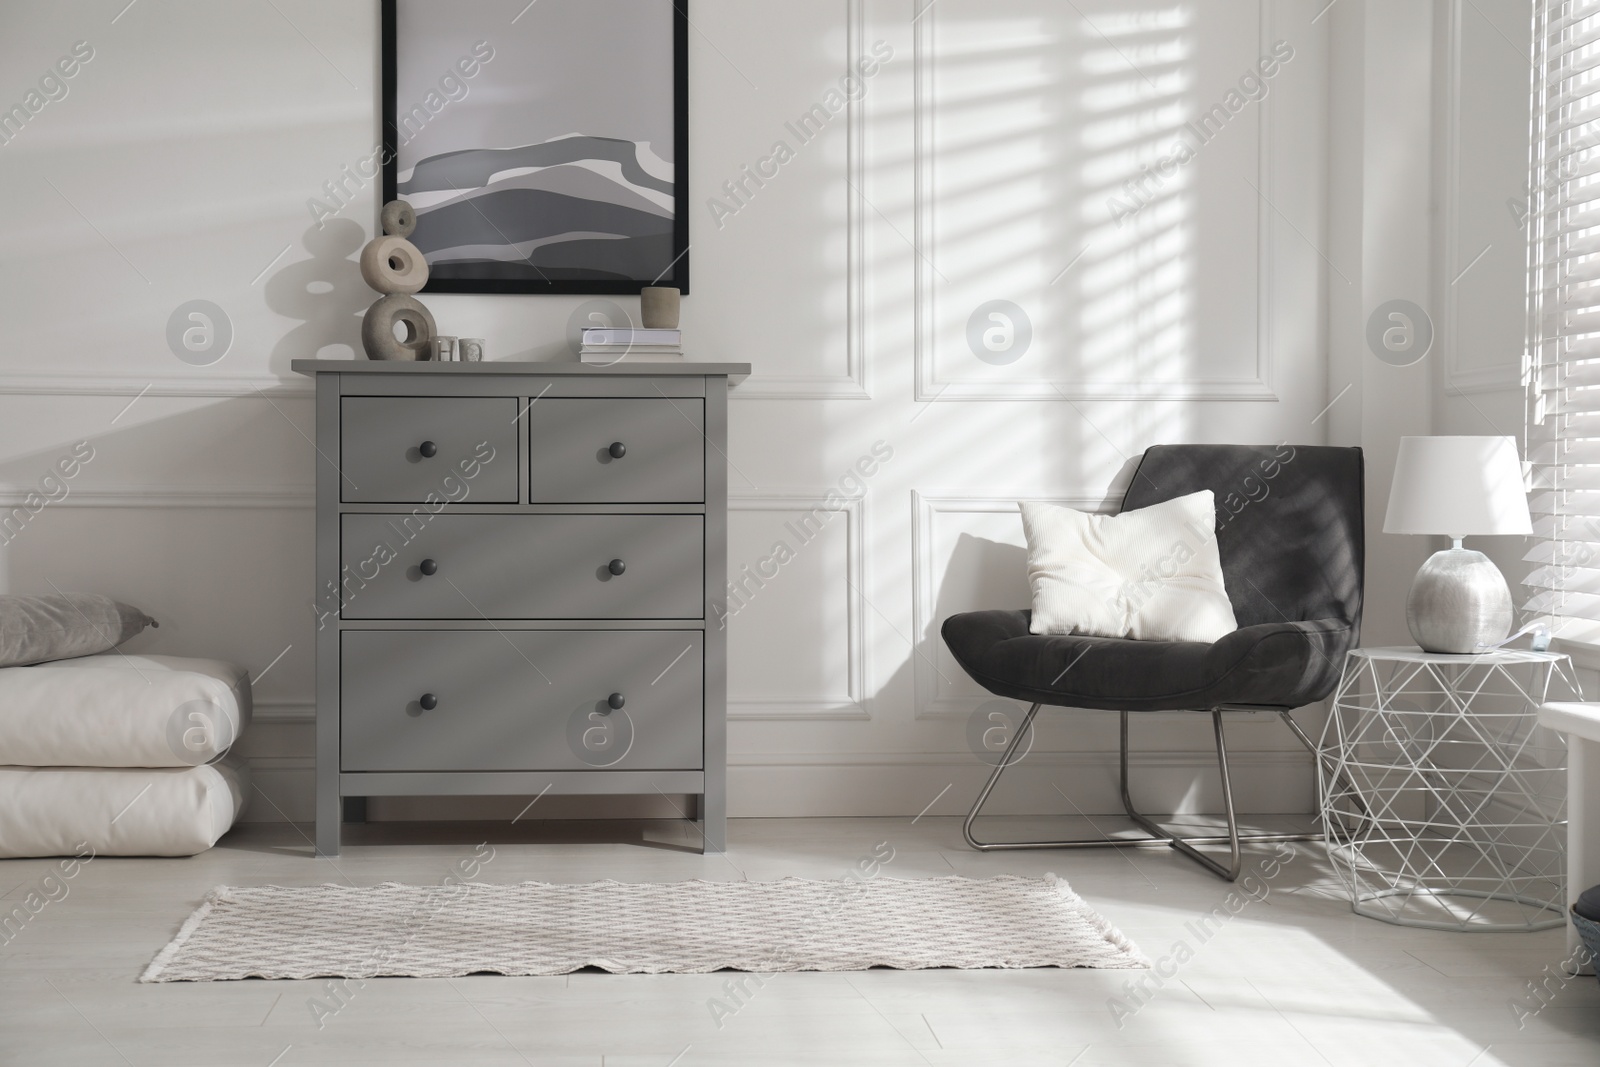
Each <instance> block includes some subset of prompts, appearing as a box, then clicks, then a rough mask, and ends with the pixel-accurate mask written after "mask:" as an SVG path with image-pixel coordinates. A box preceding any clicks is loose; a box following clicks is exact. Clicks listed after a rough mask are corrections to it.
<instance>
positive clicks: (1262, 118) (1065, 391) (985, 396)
mask: <svg viewBox="0 0 1600 1067" xmlns="http://www.w3.org/2000/svg"><path fill="white" fill-rule="evenodd" d="M1272 7H1273V4H1272V2H1271V0H1260V2H1259V3H1258V4H1257V26H1258V37H1259V44H1260V47H1261V50H1262V53H1263V54H1265V52H1266V51H1268V50H1269V49H1270V47H1271V43H1272V40H1273V37H1272V33H1273V28H1272V10H1271V9H1272ZM939 15H940V12H939V10H938V9H937V8H935V7H934V6H933V5H932V4H929V5H928V6H927V7H925V8H923V13H922V14H920V15H918V17H917V19H916V20H915V26H914V46H913V55H914V60H913V61H914V64H915V74H914V77H915V89H914V96H913V107H912V113H913V122H914V124H915V145H916V147H915V152H914V157H915V187H916V191H915V206H914V211H915V216H916V229H915V238H914V245H915V248H916V252H917V263H916V278H915V285H914V289H913V293H914V296H913V304H914V307H915V314H914V318H915V338H914V344H913V362H914V364H915V367H916V375H915V398H916V400H917V401H919V402H929V401H961V400H997V401H998V400H1062V401H1066V402H1068V403H1070V402H1072V401H1075V400H1135V401H1137V400H1180V401H1223V400H1233V401H1240V400H1242V401H1276V400H1278V399H1279V397H1278V394H1277V392H1276V390H1275V389H1274V386H1273V375H1274V369H1273V352H1274V350H1275V349H1274V338H1273V330H1272V319H1271V314H1270V312H1271V309H1272V306H1273V302H1272V297H1273V279H1274V263H1273V260H1274V253H1273V249H1274V243H1275V239H1276V233H1277V230H1276V226H1277V219H1276V209H1274V208H1273V207H1272V199H1273V186H1274V170H1275V166H1274V164H1275V158H1274V155H1273V151H1272V146H1273V138H1272V134H1271V130H1272V123H1273V121H1274V117H1275V113H1276V110H1277V109H1276V108H1275V107H1274V100H1275V96H1276V94H1268V95H1267V96H1266V97H1265V98H1264V99H1262V100H1261V101H1260V102H1259V103H1257V104H1255V105H1254V106H1255V107H1257V108H1258V109H1259V115H1258V128H1259V137H1258V142H1257V147H1256V153H1257V160H1256V193H1257V196H1256V227H1257V241H1256V244H1257V251H1256V294H1257V297H1256V320H1257V321H1256V344H1255V372H1254V373H1253V374H1251V375H1248V376H1245V377H1238V378H1234V377H1214V376H1207V375H1196V376H1189V377H1182V378H1177V379H1173V380H1169V381H1154V382H1152V381H1147V380H1142V379H1138V378H1129V379H1127V380H1124V381H1116V382H1104V381H1102V382H1088V381H1081V380H1074V379H1063V378H1039V379H1031V380H1013V381H1008V382H976V381H956V380H951V379H947V378H941V377H940V376H939V373H938V368H937V362H938V361H937V352H938V332H939V331H938V323H939V318H938V301H939V283H938V277H939V271H938V269H937V267H936V266H935V264H936V263H937V261H938V242H937V236H936V235H937V232H938V231H937V225H936V223H937V217H938V194H937V185H936V182H935V175H936V172H937V168H938V145H937V138H936V120H937V114H938V108H939V100H938V95H937V92H936V83H937V54H936V48H935V42H936V39H937V32H938V31H937V27H938V22H939ZM1085 251H1087V248H1086V249H1085ZM1052 284H1053V283H1052Z"/></svg>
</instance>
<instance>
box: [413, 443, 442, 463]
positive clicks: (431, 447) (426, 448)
mask: <svg viewBox="0 0 1600 1067" xmlns="http://www.w3.org/2000/svg"><path fill="white" fill-rule="evenodd" d="M417 451H418V452H421V453H422V458H423V459H432V458H433V457H434V456H437V455H438V454H439V446H438V445H436V444H434V443H433V442H432V441H424V442H422V443H421V444H420V445H418V446H417Z"/></svg>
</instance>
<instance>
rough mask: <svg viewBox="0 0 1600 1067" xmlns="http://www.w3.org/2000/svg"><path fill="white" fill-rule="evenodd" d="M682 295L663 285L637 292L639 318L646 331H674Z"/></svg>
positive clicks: (646, 287)
mask: <svg viewBox="0 0 1600 1067" xmlns="http://www.w3.org/2000/svg"><path fill="white" fill-rule="evenodd" d="M681 295H682V294H680V293H679V292H678V290H676V289H671V288H668V287H667V286H664V285H647V286H645V287H644V288H643V289H642V290H640V291H639V318H640V319H641V320H643V322H644V328H645V329H647V330H676V329H677V328H678V305H679V299H680V297H681Z"/></svg>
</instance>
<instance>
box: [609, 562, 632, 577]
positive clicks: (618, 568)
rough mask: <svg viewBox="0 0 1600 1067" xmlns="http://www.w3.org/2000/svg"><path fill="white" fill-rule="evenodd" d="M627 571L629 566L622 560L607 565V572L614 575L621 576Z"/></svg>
mask: <svg viewBox="0 0 1600 1067" xmlns="http://www.w3.org/2000/svg"><path fill="white" fill-rule="evenodd" d="M627 569H628V565H627V564H626V563H624V562H622V561H621V560H620V559H614V560H612V561H611V562H610V563H608V564H606V570H608V571H610V572H611V573H612V574H621V573H622V572H623V571H625V570H627Z"/></svg>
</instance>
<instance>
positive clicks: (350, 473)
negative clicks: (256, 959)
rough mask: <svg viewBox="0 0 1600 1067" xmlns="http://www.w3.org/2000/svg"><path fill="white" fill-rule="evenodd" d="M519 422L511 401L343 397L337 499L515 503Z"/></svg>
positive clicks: (493, 398)
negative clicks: (434, 498) (432, 499)
mask: <svg viewBox="0 0 1600 1067" xmlns="http://www.w3.org/2000/svg"><path fill="white" fill-rule="evenodd" d="M516 423H517V401H516V398H514V397H498V396H487V397H444V396H429V397H401V396H347V397H344V398H343V399H342V400H340V402H339V467H340V478H339V486H340V492H339V498H340V499H341V500H345V501H349V502H354V503H363V504H420V503H423V502H426V501H427V500H428V499H429V497H430V494H431V495H432V496H433V497H436V498H437V499H439V500H446V501H452V502H455V503H458V504H459V503H471V504H515V503H516V502H517V483H518V479H517V426H516Z"/></svg>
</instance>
